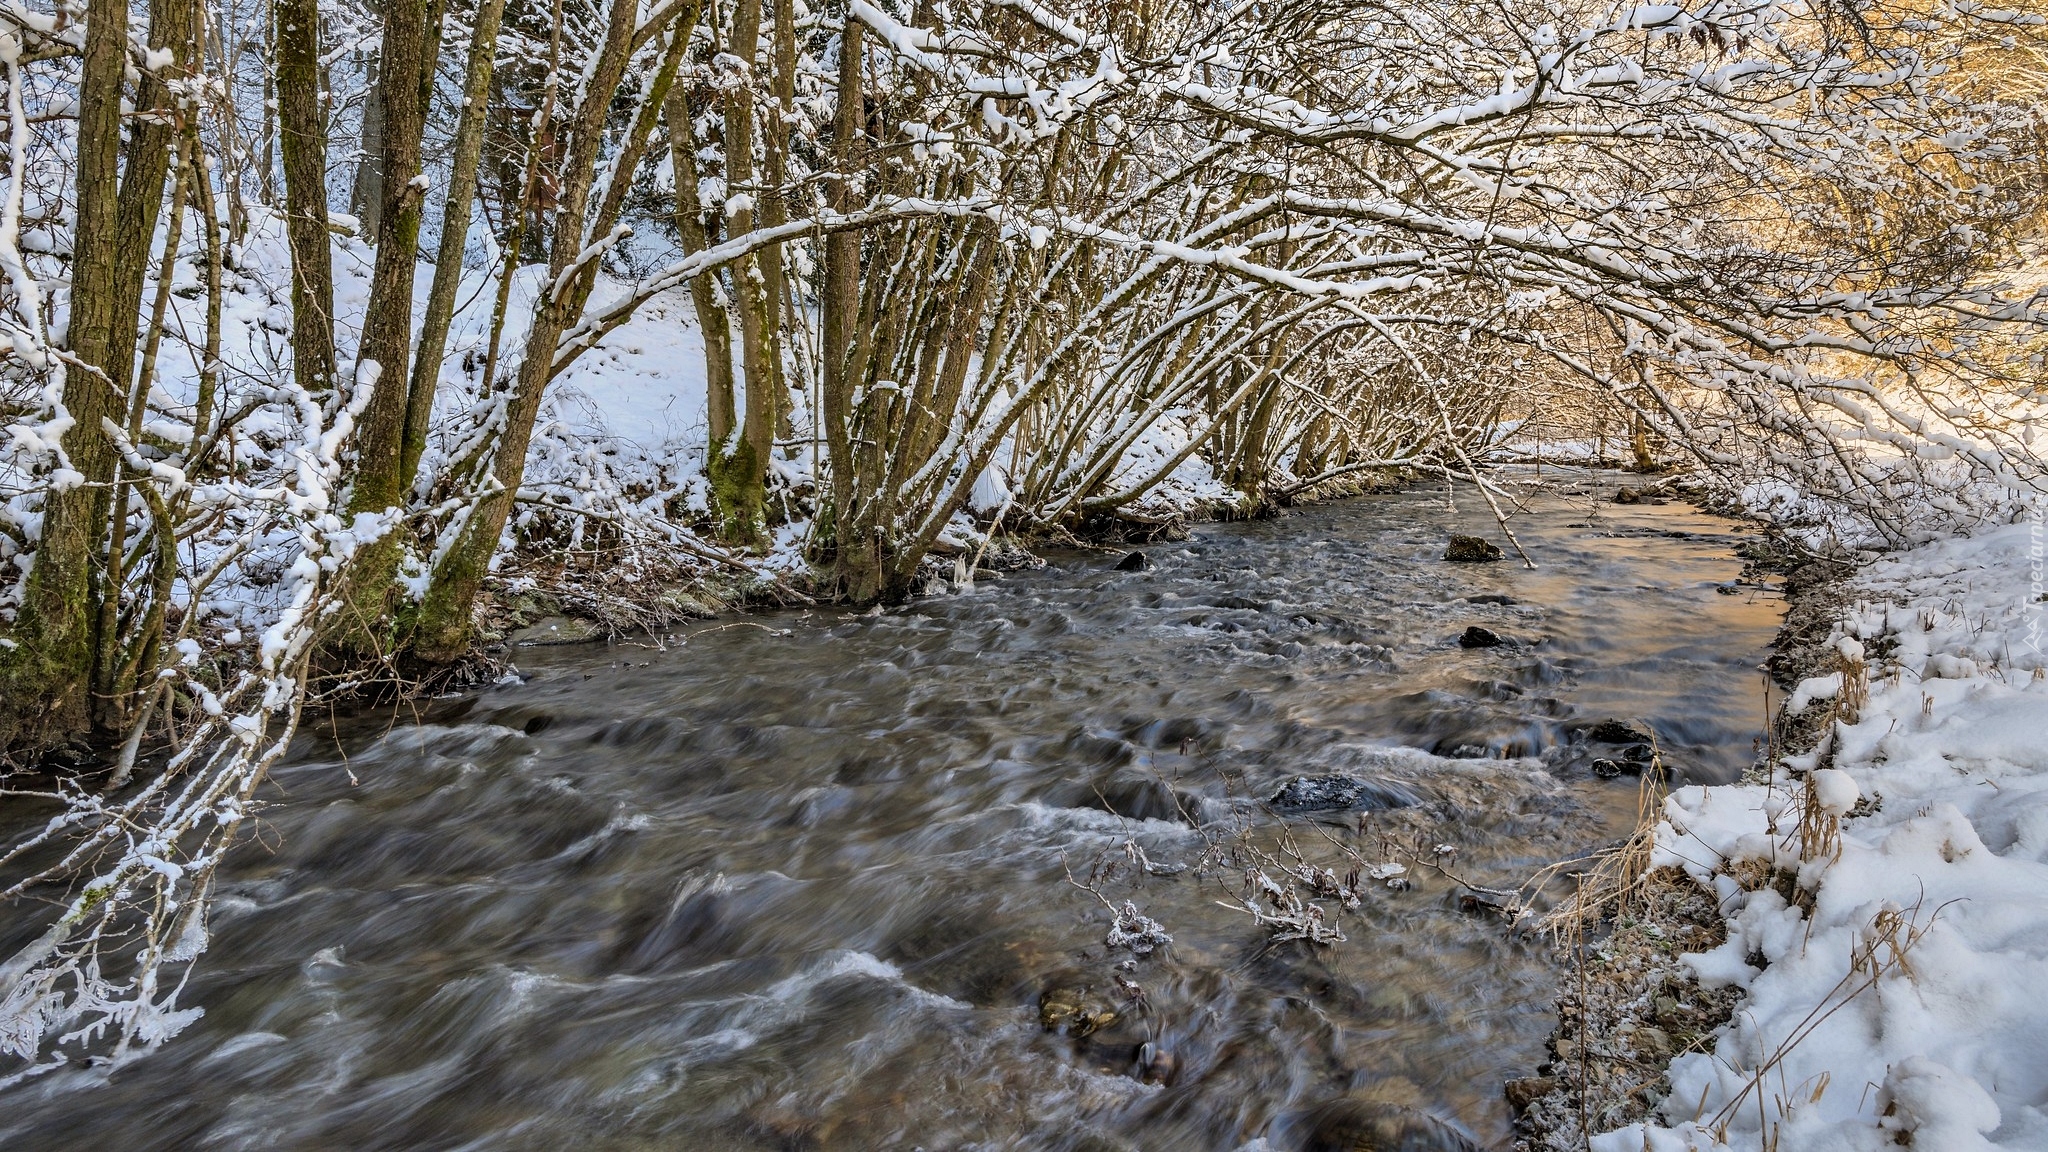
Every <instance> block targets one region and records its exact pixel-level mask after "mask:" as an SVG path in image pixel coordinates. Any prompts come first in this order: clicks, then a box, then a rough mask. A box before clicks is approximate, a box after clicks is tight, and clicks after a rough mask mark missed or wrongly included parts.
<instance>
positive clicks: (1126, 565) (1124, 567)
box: [1116, 552, 1152, 572]
mask: <svg viewBox="0 0 2048 1152" xmlns="http://www.w3.org/2000/svg"><path fill="white" fill-rule="evenodd" d="M1116 570H1117V571H1119V572H1150V571H1151V570H1152V558H1151V557H1150V556H1147V555H1145V554H1144V553H1143V552H1133V553H1131V554H1130V555H1128V556H1126V557H1124V558H1123V559H1121V560H1119V561H1117V562H1116Z"/></svg>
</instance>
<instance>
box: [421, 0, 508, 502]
mask: <svg viewBox="0 0 2048 1152" xmlns="http://www.w3.org/2000/svg"><path fill="white" fill-rule="evenodd" d="M504 14H505V0H483V2H482V3H481V4H480V5H479V6H478V7H477V13H476V24H475V27H474V29H473V32H472V35H471V38H470V42H469V65H468V70H467V73H466V74H465V76H464V78H463V85H462V95H463V103H462V113H461V115H460V116H459V117H458V118H457V120H456V125H455V161H454V171H452V172H451V173H450V174H449V177H448V200H447V203H446V204H445V205H444V206H443V208H442V211H441V246H440V249H439V250H438V251H437V252H436V253H435V256H434V283H433V285H432V287H430V288H428V290H427V314H426V316H425V317H424V318H423V320H422V322H421V325H420V345H419V350H418V352H417V353H415V359H414V361H413V369H412V383H411V386H410V389H409V391H408V393H407V396H406V406H405V436H404V448H403V451H402V453H401V456H400V459H399V470H398V483H399V486H400V487H401V488H410V487H411V486H412V482H413V477H414V476H415V475H416V474H417V473H418V471H419V466H420V457H421V456H422V455H423V454H425V452H426V449H427V422H428V421H429V420H430V419H431V418H432V417H433V414H434V392H435V389H436V387H437V386H438V384H439V383H440V379H441V357H442V355H443V353H444V352H445V351H446V350H447V347H448V326H449V324H450V322H452V321H453V320H454V318H455V293H456V290H457V289H458V288H460V287H461V286H462V252H463V245H464V243H465V242H466V241H467V239H468V237H469V213H470V208H471V207H472V202H473V201H474V200H475V198H476V171H477V165H478V164H479V163H480V162H481V161H482V159H483V151H484V109H485V107H486V105H487V104H488V102H489V99H490V94H491V73H492V71H493V69H494V67H495V65H496V61H497V52H498V24H499V20H500V19H501V18H502V17H503V16H504Z"/></svg>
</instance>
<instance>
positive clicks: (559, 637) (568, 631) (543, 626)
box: [507, 616, 602, 648]
mask: <svg viewBox="0 0 2048 1152" xmlns="http://www.w3.org/2000/svg"><path fill="white" fill-rule="evenodd" d="M600 635H602V633H600V632H599V631H598V628H597V625H595V624H592V623H591V622H590V621H588V620H578V619H576V618H575V617H573V616H549V617H548V618H546V619H544V620H537V621H535V622H534V623H533V624H531V625H529V626H527V627H525V628H521V629H520V630H518V631H517V632H514V633H512V635H511V636H509V637H507V639H509V640H510V641H512V643H514V644H517V645H519V646H520V647H522V648H535V647H540V646H542V645H547V644H581V643H583V642H584V641H585V640H595V639H597V638H598V637H599V636H600Z"/></svg>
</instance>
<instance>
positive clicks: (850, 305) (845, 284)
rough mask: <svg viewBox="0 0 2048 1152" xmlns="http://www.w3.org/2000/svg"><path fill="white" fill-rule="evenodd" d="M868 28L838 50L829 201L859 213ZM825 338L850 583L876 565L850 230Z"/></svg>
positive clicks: (838, 252)
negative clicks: (864, 533) (857, 485)
mask: <svg viewBox="0 0 2048 1152" xmlns="http://www.w3.org/2000/svg"><path fill="white" fill-rule="evenodd" d="M861 28H862V25H861V23H860V21H858V20H851V19H849V20H847V21H846V24H845V29H844V31H843V33H842V34H841V39H840V43H839V94H838V95H839V107H838V109H837V111H836V112H835V113H834V115H833V119H832V170H833V172H834V173H835V175H834V176H833V178H832V179H831V181H830V182H829V183H827V185H826V195H827V196H828V197H829V198H830V204H831V206H832V209H833V211H835V212H846V211H849V210H851V208H852V207H853V200H854V196H855V193H856V190H855V188H854V187H853V172H854V169H855V166H856V165H857V164H858V163H859V160H860V132H861V125H862V122H863V120H864V119H865V117H864V116H863V114H862V109H861V100H862V95H861V63H862V59H861V57H862V51H863V49H862V47H861ZM819 303H820V306H821V310H822V312H823V315H822V317H821V318H820V324H819V328H820V332H819V339H820V343H821V344H822V345H823V347H822V348H821V350H820V355H819V360H820V364H819V368H820V371H821V372H822V374H823V376H824V382H823V388H822V391H823V408H824V411H823V412H822V413H820V416H821V418H822V419H823V421H824V425H825V449H826V451H827V452H828V453H829V454H830V455H831V467H832V504H831V508H830V510H829V513H828V515H829V516H830V518H831V523H832V535H831V540H832V544H833V548H834V551H835V558H834V564H835V567H836V568H837V569H838V571H839V573H840V574H841V579H842V580H844V578H845V576H846V574H848V573H850V572H852V571H854V570H855V569H856V568H866V567H869V566H871V564H870V560H869V558H868V556H867V550H866V548H865V542H864V541H863V540H861V539H860V538H859V537H860V533H859V532H858V531H857V530H856V529H855V526H854V523H853V518H852V508H853V480H854V461H853V436H852V421H853V380H852V377H851V371H852V364H851V362H850V361H851V359H852V356H853V343H854V324H855V323H856V321H857V320H858V317H859V314H860V234H859V233H858V232H854V231H851V230H848V231H843V232H834V233H832V234H831V235H830V236H827V237H826V238H825V286H824V293H823V299H822V300H821V301H820V302H819Z"/></svg>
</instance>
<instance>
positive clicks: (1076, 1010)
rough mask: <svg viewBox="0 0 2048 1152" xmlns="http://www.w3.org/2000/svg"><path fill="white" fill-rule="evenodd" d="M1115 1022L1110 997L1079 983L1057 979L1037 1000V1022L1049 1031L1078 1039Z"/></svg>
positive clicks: (1114, 1007)
mask: <svg viewBox="0 0 2048 1152" xmlns="http://www.w3.org/2000/svg"><path fill="white" fill-rule="evenodd" d="M1116 1021H1117V1010H1116V1006H1115V1005H1114V1004H1111V1003H1110V1001H1109V998H1108V997H1107V996H1104V995H1102V994H1101V993H1099V992H1096V991H1095V990H1094V989H1093V988H1091V987H1089V986H1088V985H1086V984H1083V983H1080V982H1079V981H1076V980H1071V979H1068V980H1057V981H1055V982H1054V984H1053V986H1052V987H1050V988H1047V989H1046V990H1045V991H1044V992H1043V993H1041V994H1040V995H1039V997H1038V1023H1039V1025H1040V1026H1042V1027H1043V1028H1044V1029H1045V1030H1046V1031H1048V1032H1058V1033H1061V1034H1062V1035H1066V1036H1072V1037H1074V1038H1075V1039H1077V1040H1078V1039H1082V1038H1085V1037H1087V1036H1090V1035H1092V1034H1094V1033H1095V1032H1097V1031H1100V1030H1101V1029H1103V1028H1107V1027H1109V1026H1110V1025H1111V1024H1114V1023H1116Z"/></svg>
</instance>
